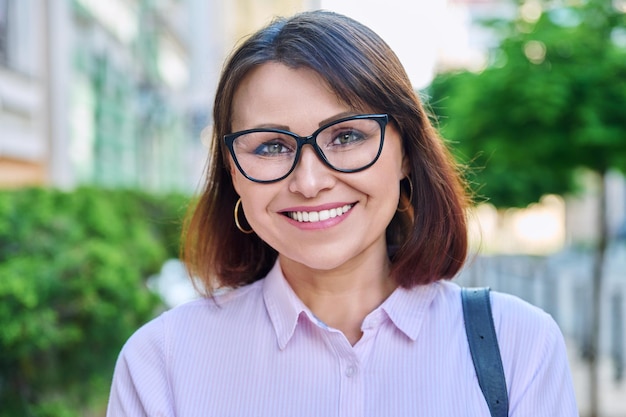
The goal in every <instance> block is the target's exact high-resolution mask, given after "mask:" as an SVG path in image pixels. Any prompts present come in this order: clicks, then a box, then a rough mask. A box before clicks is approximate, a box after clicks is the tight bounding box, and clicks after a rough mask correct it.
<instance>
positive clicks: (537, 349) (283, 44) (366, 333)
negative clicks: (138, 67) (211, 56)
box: [108, 11, 577, 417]
mask: <svg viewBox="0 0 626 417" xmlns="http://www.w3.org/2000/svg"><path fill="white" fill-rule="evenodd" d="M214 123H215V125H214V135H213V146H212V149H211V155H210V165H209V167H210V168H209V173H208V177H207V181H206V187H205V189H204V192H203V193H202V195H201V197H200V199H199V202H198V204H197V206H196V207H195V211H194V213H193V215H192V217H191V219H190V221H189V222H188V225H187V228H186V230H187V235H186V242H185V247H184V257H185V260H186V262H187V265H188V267H189V270H190V272H191V274H192V275H193V276H195V277H197V279H198V281H199V284H200V285H201V286H202V288H204V290H205V291H206V295H207V297H205V298H204V299H201V300H198V301H195V302H191V303H189V304H186V305H183V306H181V307H178V308H176V309H174V310H172V311H169V312H167V313H165V314H163V315H162V316H160V317H159V318H157V319H155V320H153V321H152V322H150V323H148V324H147V325H146V326H144V327H143V328H142V329H140V330H139V331H138V332H137V333H136V334H135V335H134V336H133V337H132V338H131V339H130V340H129V341H128V343H127V344H126V346H125V347H124V349H123V351H122V353H121V355H120V358H119V360H118V365H117V367H116V371H115V376H114V381H113V388H112V392H111V399H110V403H109V410H108V415H109V416H122V415H125V416H144V415H146V416H175V415H176V416H202V417H206V416H272V417H276V416H348V415H355V416H356V415H362V416H407V415H420V416H488V415H489V410H488V408H487V405H486V403H485V400H484V398H483V396H482V394H481V390H480V387H479V385H478V383H477V381H476V374H475V371H474V367H473V365H472V359H471V356H470V353H469V349H468V344H467V340H466V336H465V331H464V329H463V315H462V308H461V302H460V295H459V293H460V289H459V287H458V286H457V285H455V284H452V283H450V282H449V281H447V280H446V279H448V278H452V277H453V276H454V275H455V274H456V273H457V272H458V271H459V269H460V268H461V267H462V265H463V263H464V260H465V257H466V251H467V230H466V221H465V215H464V213H465V210H466V208H467V205H468V200H467V198H466V195H465V192H464V186H463V184H462V182H461V180H460V177H459V175H458V172H457V169H456V167H455V165H454V163H453V162H452V159H451V157H450V155H449V154H448V152H447V150H446V148H445V146H444V145H443V143H442V141H441V140H440V139H439V138H438V136H437V134H436V132H435V131H434V129H433V127H432V126H431V125H430V123H429V120H428V118H427V115H426V114H425V112H424V109H423V108H422V105H421V104H420V102H419V100H418V98H417V97H416V95H415V93H414V91H413V89H412V87H411V84H410V82H409V79H408V77H407V75H406V73H405V71H404V69H403V67H402V65H401V64H400V62H399V61H398V59H397V57H396V56H395V54H394V53H393V52H392V51H391V50H390V49H389V47H388V46H387V45H386V44H385V43H384V42H383V41H382V40H381V39H380V38H379V37H378V36H377V35H376V34H374V33H373V32H372V31H371V30H369V29H368V28H366V27H364V26H363V25H361V24H359V23H357V22H355V21H353V20H351V19H349V18H347V17H344V16H341V15H337V14H333V13H330V12H322V11H317V12H308V13H303V14H300V15H296V16H294V17H292V18H290V19H286V20H285V19H280V20H276V21H275V22H273V23H272V24H270V25H269V26H268V27H266V28H264V29H262V30H260V31H259V32H257V33H256V34H254V35H253V36H252V37H250V38H249V39H248V40H247V41H246V42H245V43H243V44H242V45H241V46H240V47H239V48H238V49H237V50H236V51H235V52H234V53H233V55H232V56H231V57H230V59H229V61H228V62H227V64H226V66H225V68H224V71H223V74H222V78H221V80H220V83H219V86H218V90H217V96H216V99H215V107H214ZM224 288H228V289H229V290H225V291H217V290H218V289H224ZM492 309H493V315H494V321H495V327H496V329H497V334H498V339H499V342H500V349H501V354H502V359H503V364H504V371H505V375H506V380H507V390H508V394H509V404H510V408H509V410H510V414H509V415H510V416H535V417H536V416H551V417H553V416H575V415H577V412H576V405H575V401H574V397H573V393H572V386H571V377H570V374H569V370H568V367H567V358H566V354H565V348H564V343H563V338H562V336H561V334H560V332H559V330H558V328H557V326H556V324H555V323H554V322H553V321H552V319H551V318H550V317H549V316H548V315H546V314H545V313H543V312H541V311H540V310H538V309H536V308H534V307H531V306H530V305H528V304H525V303H524V302H522V301H520V300H518V299H516V298H513V297H510V296H506V295H503V294H492Z"/></svg>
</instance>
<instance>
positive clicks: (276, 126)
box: [253, 111, 359, 132]
mask: <svg viewBox="0 0 626 417" xmlns="http://www.w3.org/2000/svg"><path fill="white" fill-rule="evenodd" d="M357 114H359V113H356V112H354V111H344V112H341V113H337V114H335V115H333V116H330V117H328V118H326V119H324V120H322V121H321V122H319V123H318V126H319V127H322V126H324V125H327V124H329V123H331V122H334V121H335V120H339V119H343V118H344V117H350V116H356V115H357ZM253 129H280V130H286V131H288V132H291V129H290V128H289V126H287V125H279V124H275V123H261V124H259V125H256V126H255V127H254V128H253Z"/></svg>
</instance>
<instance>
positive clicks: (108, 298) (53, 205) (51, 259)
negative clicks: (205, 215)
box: [0, 188, 186, 417]
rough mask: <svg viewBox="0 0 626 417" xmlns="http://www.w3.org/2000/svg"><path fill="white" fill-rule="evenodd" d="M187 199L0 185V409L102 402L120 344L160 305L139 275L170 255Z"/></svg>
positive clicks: (75, 409)
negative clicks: (0, 188)
mask: <svg viewBox="0 0 626 417" xmlns="http://www.w3.org/2000/svg"><path fill="white" fill-rule="evenodd" d="M185 204H186V201H185V198H184V197H182V196H175V195H169V196H161V197H157V196H150V195H147V194H142V193H139V192H133V191H113V190H98V189H93V188H81V189H78V190H76V191H73V192H61V191H57V190H50V189H24V190H18V191H1V192H0V352H1V354H0V404H2V406H1V407H0V416H2V417H5V416H6V417H8V416H17V415H20V416H41V417H44V416H50V417H52V416H54V417H65V416H67V417H71V416H78V415H79V414H81V413H80V410H81V409H86V408H89V407H93V406H102V404H97V403H98V402H103V401H104V399H106V394H107V393H108V388H109V383H110V379H111V375H112V370H113V366H114V362H115V359H116V357H117V354H118V353H119V349H120V348H121V346H122V344H123V343H124V341H125V340H126V339H127V338H128V337H129V336H130V334H131V333H132V332H133V331H134V330H135V329H136V328H137V327H138V326H139V325H141V324H142V323H144V322H146V321H147V320H149V319H150V318H151V317H153V315H154V314H155V313H156V311H157V308H158V307H159V305H160V301H159V299H158V297H157V296H156V295H155V294H153V293H151V292H150V291H148V289H147V288H146V286H145V280H146V278H147V277H148V276H149V275H151V274H154V273H155V272H157V271H158V270H159V269H160V267H161V265H162V263H163V261H164V260H166V259H167V258H169V257H174V256H177V250H178V249H177V247H178V237H177V234H178V230H179V224H180V218H181V217H182V214H183V213H182V211H181V210H182V209H183V208H184V206H185ZM94 403H96V404H95V405H94Z"/></svg>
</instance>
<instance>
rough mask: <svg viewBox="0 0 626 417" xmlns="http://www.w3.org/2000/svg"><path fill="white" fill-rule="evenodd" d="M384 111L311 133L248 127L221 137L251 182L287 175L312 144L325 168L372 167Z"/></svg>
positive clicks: (379, 143) (379, 147)
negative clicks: (304, 150) (301, 133)
mask: <svg viewBox="0 0 626 417" xmlns="http://www.w3.org/2000/svg"><path fill="white" fill-rule="evenodd" d="M388 120H389V117H388V116H387V115H386V114H362V115H356V116H350V117H346V118H343V119H339V120H335V121H333V122H331V123H328V124H326V125H324V126H322V127H320V128H319V129H317V130H316V131H315V132H313V134H312V135H310V136H306V137H304V136H298V135H296V134H295V133H293V132H289V131H288V130H281V129H264V128H259V129H249V130H243V131H241V132H235V133H230V134H228V135H225V136H224V142H225V143H226V146H227V147H228V150H229V151H230V154H231V156H232V157H233V160H234V161H235V165H236V166H237V168H238V169H239V171H240V172H241V173H242V174H243V175H244V176H245V177H246V178H248V179H249V180H250V181H254V182H260V183H271V182H276V181H280V180H282V179H284V178H286V177H287V176H288V175H289V174H291V172H292V171H293V170H294V168H295V167H296V165H297V164H298V161H299V160H300V153H301V152H302V147H303V146H304V145H311V146H312V147H313V149H314V150H315V153H316V154H317V156H318V157H319V158H320V159H321V160H322V162H324V164H326V165H327V166H328V167H330V168H332V169H334V170H335V171H339V172H357V171H362V170H364V169H366V168H369V167H370V166H372V165H373V164H374V163H375V162H376V160H378V157H379V156H380V153H381V151H382V149H383V140H384V137H385V126H387V123H388Z"/></svg>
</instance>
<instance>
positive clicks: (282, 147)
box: [254, 140, 293, 156]
mask: <svg viewBox="0 0 626 417" xmlns="http://www.w3.org/2000/svg"><path fill="white" fill-rule="evenodd" d="M290 152H293V149H292V148H291V147H290V146H288V145H287V144H286V143H284V142H281V141H278V140H276V141H271V142H264V143H262V144H260V145H259V146H257V147H256V148H255V149H254V154H255V155H259V156H276V155H284V154H287V153H290Z"/></svg>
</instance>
